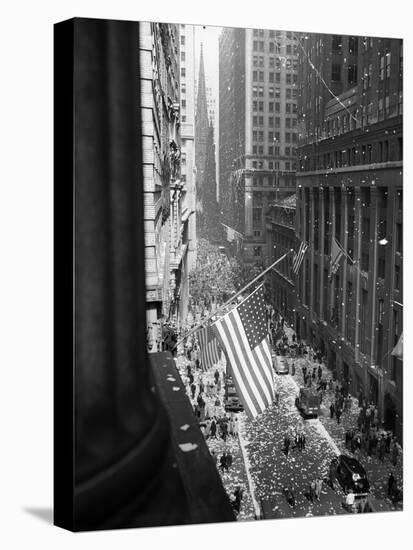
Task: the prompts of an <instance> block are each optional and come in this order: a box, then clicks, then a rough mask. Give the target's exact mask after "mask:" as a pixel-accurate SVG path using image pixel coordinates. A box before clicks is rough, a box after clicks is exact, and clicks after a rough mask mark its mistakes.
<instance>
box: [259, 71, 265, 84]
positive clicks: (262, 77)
mask: <svg viewBox="0 0 413 550" xmlns="http://www.w3.org/2000/svg"><path fill="white" fill-rule="evenodd" d="M259 73H260V74H259V77H260V82H264V73H263V71H259Z"/></svg>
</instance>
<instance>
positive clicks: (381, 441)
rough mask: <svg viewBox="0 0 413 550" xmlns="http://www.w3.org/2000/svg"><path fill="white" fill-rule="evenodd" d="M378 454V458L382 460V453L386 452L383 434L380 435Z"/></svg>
mask: <svg viewBox="0 0 413 550" xmlns="http://www.w3.org/2000/svg"><path fill="white" fill-rule="evenodd" d="M378 454H379V459H380V460H381V461H382V462H384V455H385V454H386V440H385V438H384V436H381V437H380V440H379V449H378Z"/></svg>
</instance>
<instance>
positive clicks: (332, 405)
mask: <svg viewBox="0 0 413 550" xmlns="http://www.w3.org/2000/svg"><path fill="white" fill-rule="evenodd" d="M335 411H336V408H335V407H334V403H333V402H331V404H330V418H331V419H333V418H334V413H335Z"/></svg>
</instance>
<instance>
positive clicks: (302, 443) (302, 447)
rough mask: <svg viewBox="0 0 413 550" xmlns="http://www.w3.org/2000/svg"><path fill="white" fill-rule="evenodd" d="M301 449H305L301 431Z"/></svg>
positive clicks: (303, 436)
mask: <svg viewBox="0 0 413 550" xmlns="http://www.w3.org/2000/svg"><path fill="white" fill-rule="evenodd" d="M301 449H302V450H303V449H305V435H304V433H303V432H301Z"/></svg>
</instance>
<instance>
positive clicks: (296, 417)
mask: <svg viewBox="0 0 413 550" xmlns="http://www.w3.org/2000/svg"><path fill="white" fill-rule="evenodd" d="M291 333H292V331H291V330H289V329H288V328H286V334H287V335H289V336H290V337H291ZM288 361H289V363H290V364H291V362H292V361H293V359H291V358H289V359H288ZM294 362H295V366H296V370H295V376H292V375H291V374H284V375H277V374H275V373H274V382H275V388H276V391H277V392H278V394H279V402H278V405H277V404H273V405H271V406H270V407H269V408H268V409H267V410H266V411H265V412H264V413H263V414H262V415H260V416H259V417H257V418H256V419H254V420H249V419H248V418H247V417H246V414H245V412H241V413H236V414H237V416H238V418H239V420H240V432H239V435H238V437H235V436H229V437H228V438H227V439H226V441H224V440H223V439H222V438H220V437H219V435H218V434H217V437H213V438H212V437H208V438H207V444H208V447H209V449H210V451H211V452H212V451H213V452H214V453H215V455H216V456H217V467H218V468H219V459H220V457H221V456H222V453H223V452H224V451H225V452H227V453H228V452H229V453H230V454H231V455H232V457H233V462H232V465H231V467H230V468H229V469H228V471H226V470H223V469H221V468H219V471H220V475H221V479H222V482H223V485H224V487H225V489H226V491H227V494H228V495H229V496H230V498H231V496H232V495H233V493H234V490H235V489H236V487H237V486H240V487H242V488H243V491H244V492H243V499H242V506H241V511H240V514H239V515H238V520H239V521H246V520H254V519H257V518H259V517H261V518H263V519H266V518H285V517H304V516H306V517H309V516H325V515H337V514H344V513H347V512H346V510H345V509H344V507H343V502H344V498H345V495H344V493H343V491H342V489H341V488H340V487H339V486H338V484H335V490H332V489H331V488H330V487H329V486H328V485H327V483H325V482H324V483H323V486H322V492H321V496H320V500H317V499H314V502H310V500H309V499H308V497H307V496H306V493H308V489H309V485H310V483H311V482H313V481H315V480H316V479H317V478H318V479H324V480H326V479H327V478H328V471H329V464H330V461H331V459H332V458H333V457H335V456H337V455H339V454H341V453H342V452H345V453H346V454H351V453H350V452H349V451H348V449H346V447H345V437H344V436H345V431H346V430H348V429H354V427H355V426H356V423H357V415H358V404H357V400H356V399H355V398H354V397H353V398H352V405H351V408H350V410H348V411H345V412H344V413H343V415H342V417H341V421H340V424H338V423H337V421H336V419H335V418H334V419H331V418H330V414H329V410H328V407H329V404H330V401H331V399H333V392H332V391H326V393H325V397H324V399H323V402H322V404H321V408H320V415H319V417H318V418H315V419H314V418H311V419H306V420H304V419H303V417H302V416H301V414H300V412H299V411H298V409H297V407H296V406H295V398H296V396H297V395H298V393H299V388H300V386H302V385H303V378H302V366H303V365H306V366H307V368H312V367H313V366H315V365H316V363H313V362H312V361H310V360H309V359H308V358H297V359H294ZM177 363H178V366H179V369H180V372H181V375H182V376H183V378H184V380H185V369H186V366H187V364H188V361H187V360H186V359H185V358H184V357H183V356H180V357H179V358H178V360H177ZM317 367H318V363H317ZM225 368H226V366H225V359H224V357H222V359H221V361H220V362H219V363H218V364H217V365H215V366H214V368H213V369H210V371H208V372H206V373H203V374H202V379H203V382H204V384H208V383H212V382H213V378H214V371H215V369H217V370H218V371H219V373H220V376H223V373H224V372H225ZM322 371H323V377H325V378H329V376H330V373H329V372H328V369H327V367H326V366H325V365H324V364H322ZM198 392H199V386H198V385H197V390H196V393H195V397H194V399H191V397H192V396H191V394H190V390H189V384H188V385H187V393H188V397H189V398H190V400H191V402H192V404H193V405H194V404H195V403H196V400H197V397H198ZM217 397H218V399H219V400H220V406H219V407H217V406H215V404H214V403H215V400H216V398H217ZM223 397H224V386H223V385H222V386H221V388H220V390H219V391H218V390H217V389H216V390H215V391H214V392H213V393H212V394H211V395H210V396H208V397H206V398H205V399H206V410H207V411H208V410H209V411H210V412H209V414H210V415H211V417H212V416H216V417H224V416H225V414H227V416H229V413H225V410H224V407H223ZM296 430H298V431H299V432H300V433H303V434H304V435H305V448H304V449H302V450H299V449H298V448H296V447H295V446H294V434H295V431H296ZM286 435H288V436H289V438H290V440H291V446H290V449H289V452H288V454H286V453H285V452H284V450H283V447H284V437H285V436H286ZM243 448H244V453H243ZM358 459H359V460H360V462H361V463H362V465H363V466H364V468H365V470H366V473H367V476H368V479H369V481H370V485H371V498H370V502H371V505H372V507H373V509H374V511H389V510H398V509H401V505H400V504H396V505H395V504H393V503H391V501H390V500H389V499H388V498H387V479H388V476H389V473H390V471H393V472H394V474H395V476H396V479H397V480H398V482H399V483H400V485H401V486H402V483H403V479H402V460H401V459H400V460H399V461H398V464H397V466H396V467H394V466H393V465H392V464H391V462H390V458H389V457H388V456H386V457H385V459H384V461H383V462H382V461H380V460H379V459H378V458H377V457H375V456H372V457H368V456H366V457H364V456H361V457H360V456H358ZM285 488H290V489H292V490H293V492H294V495H295V501H296V502H295V508H292V507H291V506H290V505H289V504H288V503H287V502H286V498H285V496H284V493H283V490H284V489H285Z"/></svg>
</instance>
